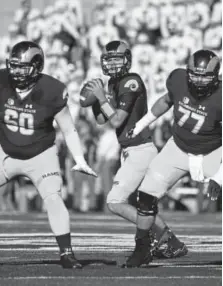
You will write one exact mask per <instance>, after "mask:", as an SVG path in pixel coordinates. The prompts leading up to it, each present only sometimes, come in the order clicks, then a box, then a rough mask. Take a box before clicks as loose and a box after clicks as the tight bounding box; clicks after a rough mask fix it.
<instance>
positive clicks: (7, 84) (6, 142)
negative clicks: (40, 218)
mask: <svg viewBox="0 0 223 286" xmlns="http://www.w3.org/2000/svg"><path fill="white" fill-rule="evenodd" d="M6 66H7V68H6V69H2V70H0V145H1V147H0V185H1V186H2V185H4V184H6V183H7V182H8V181H9V180H11V179H12V178H13V177H15V176H18V175H25V176H27V177H29V178H30V179H31V181H32V182H33V184H34V185H35V187H36V188H37V190H38V192H39V194H40V196H41V197H42V199H43V201H44V204H45V206H46V209H47V214H48V219H49V223H50V226H51V229H52V231H53V233H54V235H55V237H56V241H57V243H58V246H59V248H60V262H61V265H62V267H63V268H81V267H82V265H81V264H80V263H79V262H78V261H77V260H76V258H75V257H74V254H73V251H72V248H71V235H70V222H69V213H68V211H67V209H66V207H65V205H64V202H63V200H62V197H61V185H62V179H61V174H60V167H59V160H58V155H57V149H56V146H55V144H54V141H55V130H54V128H53V120H54V119H55V120H56V122H57V124H58V126H59V127H60V129H61V131H62V133H63V135H64V138H65V141H66V144H67V146H68V148H69V150H70V152H71V154H72V156H73V158H74V160H75V162H76V165H75V166H74V167H73V170H76V171H80V172H85V173H87V174H90V175H93V176H96V174H95V173H94V172H93V170H92V169H91V168H90V167H89V166H88V165H87V163H86V161H85V160H84V157H83V152H82V148H81V144H80V140H79V136H78V134H77V132H76V130H75V127H74V125H73V122H72V119H71V116H70V113H69V109H68V106H67V98H68V94H67V91H66V88H65V85H64V84H63V83H61V82H60V81H58V80H56V79H54V78H52V77H50V76H48V75H45V74H42V73H41V72H42V70H43V67H44V54H43V51H42V49H41V48H40V46H38V45H37V44H35V43H33V42H29V41H24V42H19V43H18V44H16V45H15V46H14V47H13V48H12V50H11V53H10V56H9V59H8V60H6Z"/></svg>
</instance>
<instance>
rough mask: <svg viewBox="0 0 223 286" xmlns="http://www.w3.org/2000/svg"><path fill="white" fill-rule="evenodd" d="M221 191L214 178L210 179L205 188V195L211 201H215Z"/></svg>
mask: <svg viewBox="0 0 223 286" xmlns="http://www.w3.org/2000/svg"><path fill="white" fill-rule="evenodd" d="M220 192H221V186H220V185H219V184H218V183H217V182H216V181H214V180H212V179H210V181H209V184H208V189H207V197H208V198H211V201H216V200H217V199H218V196H219V195H220Z"/></svg>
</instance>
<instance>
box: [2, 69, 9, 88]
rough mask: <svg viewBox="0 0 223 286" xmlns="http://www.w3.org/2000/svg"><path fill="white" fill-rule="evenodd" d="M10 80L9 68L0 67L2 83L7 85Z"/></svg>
mask: <svg viewBox="0 0 223 286" xmlns="http://www.w3.org/2000/svg"><path fill="white" fill-rule="evenodd" d="M7 82H8V71H7V69H0V84H1V85H5V84H7Z"/></svg>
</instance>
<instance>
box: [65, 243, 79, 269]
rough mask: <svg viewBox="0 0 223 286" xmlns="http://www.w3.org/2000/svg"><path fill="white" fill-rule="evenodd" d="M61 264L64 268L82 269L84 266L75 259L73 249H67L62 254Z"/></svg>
mask: <svg viewBox="0 0 223 286" xmlns="http://www.w3.org/2000/svg"><path fill="white" fill-rule="evenodd" d="M60 263H61V265H62V267H63V268H75V269H81V268H82V267H83V266H82V264H81V263H80V262H79V261H78V260H77V259H76V258H75V256H74V253H73V251H72V248H65V249H64V250H63V251H62V252H61V253H60Z"/></svg>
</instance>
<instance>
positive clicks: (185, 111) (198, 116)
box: [177, 106, 205, 134]
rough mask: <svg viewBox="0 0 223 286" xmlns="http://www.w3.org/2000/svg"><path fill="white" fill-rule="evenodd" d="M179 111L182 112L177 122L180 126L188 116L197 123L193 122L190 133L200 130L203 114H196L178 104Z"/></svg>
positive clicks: (196, 132) (203, 118)
mask: <svg viewBox="0 0 223 286" xmlns="http://www.w3.org/2000/svg"><path fill="white" fill-rule="evenodd" d="M178 111H179V112H181V113H183V115H182V116H181V118H180V119H179V121H178V122H177V124H178V125H179V126H180V127H182V126H183V125H184V123H185V122H186V121H187V120H188V119H189V117H191V118H193V119H195V120H197V123H196V124H195V126H194V128H193V129H192V130H191V132H192V133H194V134H198V132H199V131H200V130H201V127H202V126H203V124H204V121H205V116H203V115H201V114H197V113H195V112H192V111H190V110H188V109H186V108H183V107H182V106H179V109H178Z"/></svg>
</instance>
